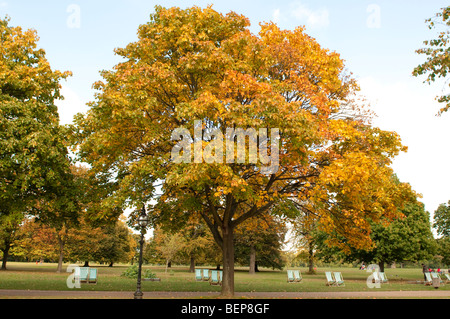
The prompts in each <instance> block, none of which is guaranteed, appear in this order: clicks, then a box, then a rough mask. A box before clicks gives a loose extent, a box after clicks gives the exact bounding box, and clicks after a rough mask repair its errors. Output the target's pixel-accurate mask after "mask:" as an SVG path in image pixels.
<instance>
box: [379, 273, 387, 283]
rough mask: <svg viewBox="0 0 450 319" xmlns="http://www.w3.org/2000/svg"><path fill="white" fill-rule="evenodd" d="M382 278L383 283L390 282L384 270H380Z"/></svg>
mask: <svg viewBox="0 0 450 319" xmlns="http://www.w3.org/2000/svg"><path fill="white" fill-rule="evenodd" d="M380 280H381V283H383V284H385V283H387V282H388V279H387V277H386V274H385V273H384V272H380Z"/></svg>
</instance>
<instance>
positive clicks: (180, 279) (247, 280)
mask: <svg viewBox="0 0 450 319" xmlns="http://www.w3.org/2000/svg"><path fill="white" fill-rule="evenodd" d="M67 266H68V265H67V264H66V265H64V268H63V270H64V271H65V270H66V267H67ZM91 267H95V268H97V269H98V283H97V284H96V285H93V284H82V285H81V289H80V290H95V291H130V292H132V291H135V290H136V280H135V279H129V278H126V277H122V276H121V274H122V272H123V271H125V270H126V269H127V268H128V265H117V266H114V267H107V266H103V265H96V264H91ZM7 268H8V270H6V271H0V289H25V290H62V291H64V290H71V289H69V288H68V287H67V285H66V279H67V277H68V276H69V275H70V274H69V273H67V272H62V273H59V274H58V273H56V272H55V270H56V264H42V265H36V264H35V263H15V262H8V264H7ZM199 268H205V267H199ZM143 269H144V270H145V269H151V270H152V271H153V272H154V273H155V274H156V275H157V277H159V278H161V281H160V282H152V281H143V282H142V291H143V292H145V291H220V287H219V286H211V285H210V284H209V283H208V282H197V281H195V278H194V274H193V273H189V271H188V268H187V267H178V266H177V267H172V269H171V271H169V272H167V273H166V272H165V268H164V267H156V266H151V267H150V266H143ZM300 270H301V272H302V276H303V280H302V282H301V283H287V280H286V279H287V275H286V271H285V270H284V271H272V270H264V269H263V270H262V271H261V272H258V273H256V274H254V275H250V274H249V273H248V271H247V269H246V268H239V267H238V268H237V269H236V272H235V291H236V292H250V291H258V292H267V291H269V292H285V291H289V292H291V291H292V292H295V291H302V292H322V291H335V290H338V291H368V290H371V289H370V288H368V287H367V285H366V279H367V277H368V276H369V275H370V273H369V272H366V271H362V270H359V269H357V268H344V267H342V268H339V267H335V268H318V269H317V273H316V274H314V275H309V274H306V271H307V269H306V268H300ZM325 271H340V272H341V273H342V275H343V278H344V280H345V287H328V286H326V285H325V283H326V280H325V274H324V272H325ZM385 273H386V275H387V277H388V279H389V283H388V284H382V285H381V288H377V289H376V290H377V291H383V290H386V291H387V290H394V291H401V290H403V291H407V290H433V289H434V288H433V287H431V286H424V285H423V284H412V283H410V282H411V281H421V280H423V274H422V270H421V269H419V268H404V269H400V268H396V269H391V268H387V269H385ZM439 289H440V290H450V284H448V285H445V286H441V287H440V288H439Z"/></svg>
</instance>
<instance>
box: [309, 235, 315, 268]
mask: <svg viewBox="0 0 450 319" xmlns="http://www.w3.org/2000/svg"><path fill="white" fill-rule="evenodd" d="M308 271H309V273H310V274H312V273H314V249H313V243H312V241H310V242H309V247H308Z"/></svg>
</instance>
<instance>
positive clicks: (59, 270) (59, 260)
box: [56, 236, 64, 273]
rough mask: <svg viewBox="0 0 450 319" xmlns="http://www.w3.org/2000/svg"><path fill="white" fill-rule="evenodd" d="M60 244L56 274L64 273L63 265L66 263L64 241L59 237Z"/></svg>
mask: <svg viewBox="0 0 450 319" xmlns="http://www.w3.org/2000/svg"><path fill="white" fill-rule="evenodd" d="M58 244H59V259H58V267H57V268H56V272H58V273H60V272H61V271H62V265H63V261H64V240H63V239H62V238H61V236H58Z"/></svg>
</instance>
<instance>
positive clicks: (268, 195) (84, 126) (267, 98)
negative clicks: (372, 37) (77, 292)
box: [75, 6, 413, 295]
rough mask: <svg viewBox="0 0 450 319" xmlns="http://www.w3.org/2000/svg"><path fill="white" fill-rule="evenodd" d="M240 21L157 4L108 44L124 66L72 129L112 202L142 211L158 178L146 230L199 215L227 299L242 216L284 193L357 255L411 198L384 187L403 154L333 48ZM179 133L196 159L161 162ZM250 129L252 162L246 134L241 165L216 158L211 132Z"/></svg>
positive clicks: (217, 146)
mask: <svg viewBox="0 0 450 319" xmlns="http://www.w3.org/2000/svg"><path fill="white" fill-rule="evenodd" d="M249 26H250V23H249V20H248V19H247V18H246V17H244V16H242V15H239V14H236V13H235V12H230V13H228V14H225V15H224V14H221V13H218V12H216V11H215V10H213V9H212V8H211V7H207V8H205V9H201V8H199V7H192V8H188V9H185V10H182V9H180V8H169V9H166V8H163V7H160V6H157V7H156V10H155V13H154V14H152V15H151V17H150V21H149V22H148V23H146V24H143V25H141V26H140V27H139V30H138V40H137V41H136V42H133V43H130V44H129V45H128V46H126V47H125V48H121V49H116V51H115V52H116V54H118V55H119V56H120V57H122V58H123V59H124V62H121V63H119V64H118V65H116V66H115V67H114V69H113V70H109V71H103V72H102V76H103V78H104V80H103V81H100V82H97V83H96V84H95V88H96V89H97V90H98V93H97V95H96V100H95V101H93V102H91V103H90V110H89V111H88V112H87V113H86V114H80V115H78V116H77V118H76V121H75V123H76V127H75V130H76V133H77V138H78V141H77V145H76V146H77V147H78V151H79V156H80V159H82V160H83V161H85V162H87V163H89V164H90V165H91V166H92V171H93V172H94V173H95V174H97V175H98V176H101V177H102V178H104V179H105V180H109V181H114V182H113V183H112V185H113V188H111V192H110V194H111V196H110V199H109V202H110V203H116V204H117V203H119V204H121V205H126V204H128V205H130V206H134V207H139V206H140V205H141V203H142V202H149V201H150V199H152V198H153V197H155V196H156V192H155V191H156V183H160V185H161V194H160V195H158V196H156V199H157V204H156V205H155V206H154V207H150V208H151V209H150V212H151V214H152V217H153V220H154V221H155V222H156V223H162V222H174V221H175V220H180V219H183V218H184V219H188V218H187V217H186V216H190V217H192V216H193V215H195V216H197V217H198V218H202V219H203V220H204V222H205V223H206V225H207V226H208V227H209V229H210V231H211V232H212V234H213V236H214V239H215V240H216V242H217V244H218V245H219V246H220V247H222V252H223V260H224V262H223V264H224V279H223V285H222V293H223V294H224V295H232V294H233V291H234V277H233V269H234V247H233V236H234V229H235V228H236V227H237V226H238V225H240V224H242V223H243V222H245V221H247V220H250V219H254V218H259V217H261V216H262V215H263V214H264V213H272V214H283V211H282V210H280V209H277V207H279V206H280V205H281V206H282V203H283V202H285V201H286V200H287V199H289V200H291V201H292V202H294V203H295V205H297V206H298V207H300V208H301V209H303V210H308V211H310V212H312V213H313V214H314V215H315V216H316V218H318V219H319V220H320V225H322V227H323V230H324V231H326V232H328V233H330V235H332V234H339V235H341V236H343V237H344V238H346V241H345V243H344V242H337V241H335V244H342V245H346V246H356V247H359V248H362V247H367V246H370V245H371V239H370V222H371V221H375V222H376V221H380V220H382V219H384V220H390V219H394V218H396V217H398V216H399V212H398V210H397V208H398V207H400V206H402V202H403V200H404V197H408V196H410V194H411V193H413V192H412V191H411V189H410V187H409V185H407V184H396V183H394V182H393V181H392V180H391V176H392V169H391V168H390V167H389V165H390V163H391V161H392V158H393V157H395V156H396V155H397V154H398V153H399V152H401V151H405V150H406V148H405V147H404V146H403V145H402V144H401V141H400V138H399V136H398V135H397V134H396V133H394V132H386V131H383V130H380V129H378V128H375V127H372V126H371V125H370V121H369V120H368V118H367V114H366V113H365V111H364V110H362V109H361V107H362V106H361V105H358V104H357V103H356V102H355V101H354V93H355V92H356V90H357V89H358V88H357V84H356V82H355V81H354V80H353V79H352V77H351V75H350V74H348V73H347V72H346V71H345V65H344V62H343V60H342V59H341V58H340V56H339V54H337V53H336V52H332V51H329V50H327V49H325V48H322V47H321V46H320V45H319V44H318V43H317V41H316V40H315V39H313V38H312V37H310V36H308V35H307V34H306V33H305V30H304V28H301V27H299V28H296V29H295V30H282V29H280V28H279V27H278V26H277V25H275V24H274V23H261V25H260V27H261V30H260V32H259V33H258V34H253V33H251V31H250V30H249ZM177 129H182V130H183V131H182V132H184V133H183V134H184V135H185V138H186V140H185V141H186V142H187V145H188V146H187V147H186V148H185V149H184V150H183V151H184V153H183V156H184V155H186V154H187V155H193V156H186V157H183V158H184V160H183V161H181V162H177V161H173V160H172V157H171V154H172V153H173V150H174V147H176V145H177V139H176V138H178V137H179V136H176V135H177V134H175V140H174V139H173V137H174V132H177V131H176V130H177ZM239 130H241V131H239ZM252 130H254V132H258V133H259V132H266V134H259V135H258V136H257V138H258V139H257V146H258V147H259V151H260V152H259V157H258V156H257V155H256V156H254V155H255V154H251V147H250V144H251V142H252V137H251V136H250V137H249V135H250V134H247V136H243V140H244V141H246V140H248V144H249V152H248V153H246V154H245V157H244V160H243V161H236V160H234V157H235V155H238V152H239V150H236V149H235V148H234V147H233V148H231V149H229V148H225V149H226V151H227V154H226V155H225V154H224V153H222V152H221V149H222V150H223V148H222V147H221V146H223V144H222V145H221V140H220V139H219V137H227V140H228V141H231V144H233V145H234V143H235V141H236V140H237V141H239V138H240V137H241V138H242V135H239V134H240V133H242V132H247V133H249V132H252ZM239 132H240V133H239ZM269 132H270V133H271V134H269ZM275 133H278V134H275ZM186 136H187V137H186ZM192 137H193V138H192ZM213 137H214V138H213ZM183 138H184V137H183ZM178 140H179V139H178ZM269 145H270V147H268V146H269ZM264 146H266V147H264ZM262 149H263V150H265V153H264V152H261V150H262ZM189 150H191V151H192V153H191V152H189ZM227 156H229V157H228V158H227ZM211 159H212V160H211ZM230 159H231V160H230ZM270 164H273V165H270ZM336 238H337V236H336ZM330 240H332V238H330Z"/></svg>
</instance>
